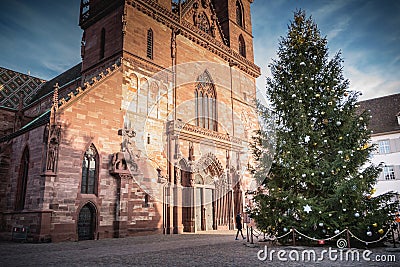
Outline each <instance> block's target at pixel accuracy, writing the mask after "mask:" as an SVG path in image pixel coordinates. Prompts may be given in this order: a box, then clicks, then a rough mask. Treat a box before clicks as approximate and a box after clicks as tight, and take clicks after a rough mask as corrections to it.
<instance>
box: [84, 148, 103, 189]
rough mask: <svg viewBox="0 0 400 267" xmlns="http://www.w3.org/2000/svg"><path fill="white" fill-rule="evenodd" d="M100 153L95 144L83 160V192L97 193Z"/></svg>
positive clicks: (87, 151)
mask: <svg viewBox="0 0 400 267" xmlns="http://www.w3.org/2000/svg"><path fill="white" fill-rule="evenodd" d="M98 165H99V155H98V153H97V150H96V148H95V146H94V145H93V144H91V145H90V146H89V148H88V149H87V150H86V152H85V155H84V156H83V161H82V183H81V193H82V194H96V193H97V179H98Z"/></svg>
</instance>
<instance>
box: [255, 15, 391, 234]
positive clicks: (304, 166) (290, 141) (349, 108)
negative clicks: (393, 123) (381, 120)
mask: <svg viewBox="0 0 400 267" xmlns="http://www.w3.org/2000/svg"><path fill="white" fill-rule="evenodd" d="M277 55H278V59H276V60H273V62H272V64H270V69H271V73H272V77H271V78H268V79H267V96H268V99H269V101H270V102H271V104H272V107H273V114H274V120H275V125H276V137H275V138H276V140H275V143H276V149H275V154H274V159H273V162H272V166H271V169H270V171H269V172H268V173H266V170H267V168H266V166H267V165H268V161H270V155H269V153H266V152H268V151H271V149H270V145H269V144H270V142H269V141H268V140H267V139H268V138H271V136H270V133H269V132H268V130H267V129H266V127H264V128H262V129H261V130H260V131H259V133H258V136H257V137H256V138H255V143H254V156H255V159H256V162H257V166H256V167H255V176H256V177H257V178H258V179H259V180H260V181H261V183H262V186H261V190H260V191H259V192H258V194H257V195H256V197H255V207H253V208H252V210H251V216H253V218H254V219H255V220H256V222H257V225H258V228H260V229H261V230H264V231H270V232H272V233H273V234H277V235H283V234H285V233H287V232H288V231H290V229H292V228H295V229H297V230H298V231H299V232H302V233H304V234H305V235H307V236H310V237H313V238H321V239H323V238H326V237H329V236H334V235H335V234H336V233H338V232H339V231H340V230H343V229H346V228H348V229H349V230H350V231H351V232H352V233H354V234H355V235H356V236H359V237H360V238H363V239H362V240H367V241H368V240H373V239H377V238H379V237H381V236H383V235H384V234H385V233H386V231H387V229H388V223H390V222H391V221H393V217H392V216H393V212H394V210H393V209H394V208H395V206H396V203H393V201H391V200H392V197H393V194H390V193H389V194H385V195H381V196H379V197H372V196H371V195H372V193H373V190H374V189H373V188H374V185H375V183H376V179H377V176H378V175H379V173H380V168H379V166H374V165H372V164H370V162H369V157H370V153H371V152H372V151H373V149H375V147H374V146H373V145H371V144H370V143H369V142H370V134H371V131H370V130H369V129H368V122H369V119H370V114H369V112H368V111H360V110H359V109H358V105H357V99H358V96H359V93H358V92H354V91H351V90H349V81H348V80H346V79H345V78H344V77H343V74H342V72H343V66H342V63H343V60H342V58H341V54H340V52H339V53H336V54H335V55H334V56H333V57H331V58H330V57H329V55H328V47H327V39H326V38H325V37H322V36H321V33H320V31H319V30H318V28H317V25H316V24H315V22H314V21H313V20H312V18H311V17H309V18H308V17H306V15H305V12H304V11H301V10H300V11H296V12H295V13H294V20H293V21H292V22H291V23H290V25H289V30H288V34H287V36H286V37H282V38H281V40H280V42H279V48H278V52H277ZM259 111H260V113H261V117H262V118H264V119H265V120H268V118H270V113H269V112H268V109H266V108H265V107H263V106H260V108H259ZM289 236H290V235H289Z"/></svg>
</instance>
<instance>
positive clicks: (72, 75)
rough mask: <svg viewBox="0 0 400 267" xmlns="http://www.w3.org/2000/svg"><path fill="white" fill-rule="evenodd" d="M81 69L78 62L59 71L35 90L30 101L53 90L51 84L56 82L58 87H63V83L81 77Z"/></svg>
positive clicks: (80, 64)
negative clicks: (58, 73) (63, 70)
mask: <svg viewBox="0 0 400 267" xmlns="http://www.w3.org/2000/svg"><path fill="white" fill-rule="evenodd" d="M81 69H82V63H78V64H77V65H75V66H73V67H72V68H70V69H69V70H67V71H65V72H63V73H61V74H60V75H58V76H57V77H55V78H53V79H51V80H50V81H48V82H46V83H45V84H43V85H42V86H41V87H40V89H39V90H38V91H37V93H36V95H35V96H34V97H32V99H31V101H30V103H33V102H35V101H36V100H39V99H40V98H42V97H44V96H46V95H48V94H49V93H52V92H53V86H54V85H55V84H56V83H58V86H59V87H63V86H64V85H66V84H68V83H70V82H72V81H75V80H76V79H78V78H80V77H81Z"/></svg>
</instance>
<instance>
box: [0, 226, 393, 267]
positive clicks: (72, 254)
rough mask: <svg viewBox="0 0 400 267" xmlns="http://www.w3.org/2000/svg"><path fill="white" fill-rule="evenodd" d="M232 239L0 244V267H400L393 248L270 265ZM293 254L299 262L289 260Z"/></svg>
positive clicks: (229, 235)
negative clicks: (353, 257) (379, 259)
mask: <svg viewBox="0 0 400 267" xmlns="http://www.w3.org/2000/svg"><path fill="white" fill-rule="evenodd" d="M234 234H235V232H234V231H224V232H213V233H212V234H210V233H207V234H182V235H152V236H138V237H129V238H122V239H103V240H90V241H81V242H63V243H47V244H29V243H22V244H21V243H11V242H1V243H0V266H400V249H392V248H378V249H372V254H371V255H368V256H369V258H370V259H371V261H369V262H367V261H364V260H363V259H362V252H363V251H362V250H360V252H359V253H360V261H345V260H343V261H341V260H340V258H339V257H340V254H339V252H337V253H336V254H334V255H337V258H338V259H337V260H336V261H333V260H332V261H331V260H329V256H328V254H327V253H325V254H324V260H323V261H318V260H316V261H313V260H312V261H310V260H309V259H306V260H305V261H301V257H302V256H301V255H302V252H303V251H305V250H310V249H315V252H316V258H317V259H318V258H319V257H320V255H321V253H322V250H323V249H328V248H327V247H325V248H310V247H307V248H306V247H282V246H280V247H277V246H275V247H267V250H268V251H267V252H268V255H270V253H271V252H272V250H276V252H274V253H273V260H270V259H269V258H268V257H267V259H266V260H264V261H261V260H259V259H258V257H257V254H259V256H260V257H264V256H265V254H264V253H261V252H260V253H258V252H259V251H260V250H265V245H268V244H266V243H261V242H260V243H258V242H255V244H254V246H253V247H252V246H250V244H249V243H247V242H245V241H243V240H234V239H235V238H234ZM281 249H284V250H285V254H283V252H280V253H282V254H281V257H283V258H287V259H288V261H286V262H284V261H279V260H278V252H277V251H279V250H281ZM332 249H335V248H332ZM296 251H297V252H296ZM345 252H346V251H344V253H343V258H344V259H345ZM296 253H297V254H298V255H299V261H294V260H290V258H295V257H296ZM377 255H380V256H382V255H384V257H386V259H388V258H389V257H392V256H389V255H393V256H394V257H395V260H396V261H395V262H385V263H382V262H377V261H375V256H377ZM350 256H351V255H350ZM350 258H351V257H350ZM382 258H383V257H382Z"/></svg>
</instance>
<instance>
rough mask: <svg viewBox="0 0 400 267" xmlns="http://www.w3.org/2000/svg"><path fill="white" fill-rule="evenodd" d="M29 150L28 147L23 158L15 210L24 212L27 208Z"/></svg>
mask: <svg viewBox="0 0 400 267" xmlns="http://www.w3.org/2000/svg"><path fill="white" fill-rule="evenodd" d="M28 169H29V150H28V148H27V147H26V148H25V149H24V153H23V154H22V158H21V165H20V173H19V178H18V184H17V194H16V199H15V210H23V209H24V207H25V196H26V187H27V184H28Z"/></svg>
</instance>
